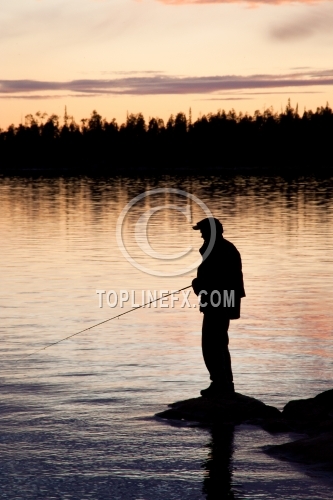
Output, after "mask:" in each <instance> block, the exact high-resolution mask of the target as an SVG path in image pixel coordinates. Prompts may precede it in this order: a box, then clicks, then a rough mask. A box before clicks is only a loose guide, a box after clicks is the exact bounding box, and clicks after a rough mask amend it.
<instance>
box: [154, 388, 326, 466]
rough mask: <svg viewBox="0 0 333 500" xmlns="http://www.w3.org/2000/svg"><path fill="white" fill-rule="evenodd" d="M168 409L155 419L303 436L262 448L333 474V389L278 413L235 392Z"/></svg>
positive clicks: (184, 403)
mask: <svg viewBox="0 0 333 500" xmlns="http://www.w3.org/2000/svg"><path fill="white" fill-rule="evenodd" d="M169 407H170V409H168V410H166V411H163V412H161V413H157V415H156V416H157V417H160V418H165V419H170V420H183V421H192V422H198V423H200V424H204V425H207V426H211V425H214V426H223V425H227V424H228V425H230V424H231V425H239V424H241V423H245V422H246V423H251V424H254V425H260V426H261V427H262V428H263V429H265V430H267V431H269V432H288V431H295V432H300V433H303V434H304V435H305V436H304V438H302V439H298V440H297V441H293V442H290V443H285V444H282V445H277V446H270V447H269V448H268V449H266V451H267V453H269V454H272V455H275V456H276V457H278V458H282V459H288V460H293V461H296V462H301V463H306V464H317V465H320V466H321V467H324V468H326V469H329V470H332V471H333V389H331V390H329V391H325V392H322V393H321V394H318V395H317V396H316V397H314V398H309V399H300V400H295V401H290V402H289V403H287V404H286V406H285V407H284V409H283V411H282V412H280V411H279V410H278V409H277V408H274V407H273V406H268V405H265V404H264V403H263V402H262V401H259V400H258V399H255V398H251V397H249V396H244V395H243V394H239V393H235V394H233V395H230V396H225V397H223V398H215V399H208V398H203V397H200V398H193V399H187V400H185V401H178V402H177V403H173V404H171V405H169ZM263 444H264V443H263Z"/></svg>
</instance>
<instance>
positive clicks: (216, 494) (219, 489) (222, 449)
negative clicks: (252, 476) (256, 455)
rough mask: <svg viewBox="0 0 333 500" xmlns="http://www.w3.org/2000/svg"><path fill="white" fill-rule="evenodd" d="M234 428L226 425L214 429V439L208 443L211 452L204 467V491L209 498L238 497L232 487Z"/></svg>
mask: <svg viewBox="0 0 333 500" xmlns="http://www.w3.org/2000/svg"><path fill="white" fill-rule="evenodd" d="M233 442H234V428H233V426H227V425H224V426H222V427H221V428H213V429H212V439H211V441H210V443H209V444H208V448H209V454H208V457H207V459H206V460H205V462H204V464H203V467H204V469H205V476H204V485H203V493H205V494H206V498H207V500H215V499H217V498H225V499H229V498H230V499H236V498H239V499H240V496H238V495H236V496H235V494H234V491H233V488H232V464H231V457H232V454H233Z"/></svg>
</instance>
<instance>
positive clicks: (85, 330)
mask: <svg viewBox="0 0 333 500" xmlns="http://www.w3.org/2000/svg"><path fill="white" fill-rule="evenodd" d="M191 286H192V285H188V286H185V287H184V288H181V289H180V290H175V291H173V292H170V293H168V294H167V295H163V297H159V298H158V299H154V300H151V301H150V302H146V304H141V306H136V307H132V309H130V310H129V311H125V312H123V313H121V314H117V316H112V318H109V319H105V320H104V321H100V322H99V323H97V324H96V325H92V326H89V328H85V329H84V330H80V331H79V332H76V333H72V335H68V337H65V338H64V339H60V340H57V342H53V343H52V344H48V345H46V346H44V347H41V348H40V349H36V350H35V351H33V352H31V353H30V354H28V355H27V356H25V357H24V358H21V359H26V358H29V357H30V356H32V355H33V354H36V353H37V352H40V351H45V349H48V348H49V347H52V346H54V345H57V344H60V342H64V341H65V340H68V339H71V338H72V337H75V336H76V335H79V334H80V333H83V332H87V331H88V330H91V329H92V328H96V326H100V325H103V324H104V323H107V322H108V321H112V320H113V319H117V318H120V316H124V315H125V314H129V313H131V312H133V311H136V310H137V309H141V308H142V307H145V306H149V305H150V304H153V303H154V302H157V301H158V300H161V299H165V298H166V297H169V296H170V295H173V294H174V293H179V292H182V291H183V290H187V288H191Z"/></svg>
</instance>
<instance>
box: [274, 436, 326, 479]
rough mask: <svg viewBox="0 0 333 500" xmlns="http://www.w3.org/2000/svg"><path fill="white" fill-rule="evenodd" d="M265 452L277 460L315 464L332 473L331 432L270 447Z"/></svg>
mask: <svg viewBox="0 0 333 500" xmlns="http://www.w3.org/2000/svg"><path fill="white" fill-rule="evenodd" d="M266 452H267V453H269V454H270V455H275V456H277V458H284V459H288V460H293V461H296V462H300V463H304V464H316V465H317V466H320V467H321V468H325V469H329V470H332V471H333V432H325V433H322V434H319V436H312V437H306V438H303V439H298V440H297V441H292V442H291V443H284V444H280V445H276V446H271V447H270V448H269V449H268V450H266Z"/></svg>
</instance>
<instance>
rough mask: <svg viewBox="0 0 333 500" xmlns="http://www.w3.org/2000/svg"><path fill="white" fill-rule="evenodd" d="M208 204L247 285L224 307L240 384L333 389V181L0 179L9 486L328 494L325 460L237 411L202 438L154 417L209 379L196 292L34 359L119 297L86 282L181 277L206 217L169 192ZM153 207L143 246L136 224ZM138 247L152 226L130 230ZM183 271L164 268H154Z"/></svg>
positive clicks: (302, 391)
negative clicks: (318, 462)
mask: <svg viewBox="0 0 333 500" xmlns="http://www.w3.org/2000/svg"><path fill="white" fill-rule="evenodd" d="M170 187H171V188H177V189H181V190H185V191H187V192H189V193H191V194H193V195H195V196H196V197H198V198H199V199H200V200H201V201H203V202H204V203H206V205H207V206H208V208H209V209H210V210H211V211H212V213H213V214H214V216H215V217H218V218H220V219H221V220H222V221H223V223H224V226H225V237H226V238H227V239H230V240H231V241H232V242H233V243H234V244H235V245H236V246H237V248H238V249H239V250H240V252H241V255H242V260H243V269H244V280H245V289H246V294H247V297H246V299H244V300H243V304H242V318H241V319H240V320H238V321H232V323H231V328H230V338H231V344H230V350H231V355H232V361H233V371H234V378H235V386H236V389H237V391H239V392H242V393H244V394H247V395H251V396H254V397H257V398H260V399H262V400H263V401H264V402H265V403H267V404H272V405H275V406H277V407H278V408H280V409H281V408H282V407H283V405H284V404H285V403H286V402H287V401H289V400H290V399H296V398H302V397H311V396H314V395H315V394H317V393H318V392H321V391H323V390H327V389H331V388H332V382H331V379H332V354H333V346H332V340H331V334H332V324H333V322H332V316H333V308H332V302H331V290H332V286H333V276H332V268H333V266H332V260H333V257H332V250H331V249H332V245H333V232H332V217H333V202H332V179H330V180H314V179H310V178H303V179H297V180H293V181H291V180H290V181H286V180H283V179H272V178H251V177H248V178H246V177H237V178H234V179H220V178H217V177H215V178H214V177H211V178H208V179H207V178H206V179H203V178H202V179H201V178H192V179H191V178H184V179H181V180H179V179H175V178H172V177H165V178H162V179H160V180H158V181H157V180H156V181H154V180H151V179H150V180H149V179H141V180H138V179H136V180H134V179H120V178H114V179H98V180H96V179H95V180H92V179H88V178H80V179H23V178H12V179H8V178H2V179H1V180H0V200H1V211H0V231H1V286H2V294H1V296H2V298H1V309H0V313H1V322H0V330H1V339H2V342H1V347H0V355H1V380H0V390H1V404H0V408H1V411H0V419H1V434H0V449H1V465H0V467H1V468H0V491H1V493H0V498H4V499H21V498H22V499H24V500H27V499H44V498H47V499H80V500H81V499H86V498H89V499H96V500H99V499H105V498H110V499H125V500H127V499H135V500H150V499H152V500H159V499H162V500H173V499H175V500H176V499H177V500H178V499H179V500H180V499H191V500H192V499H193V500H195V499H204V498H209V499H215V498H234V499H237V500H238V499H239V500H243V499H251V500H252V499H253V500H254V499H261V498H265V499H275V498H281V499H282V498H283V499H285V498H288V499H295V500H296V499H297V500H302V499H310V498H311V499H329V498H331V497H332V486H333V485H332V482H331V481H330V480H329V479H328V478H326V477H324V476H323V475H322V474H321V473H320V472H318V471H313V470H310V469H306V468H302V467H299V466H296V465H293V464H289V463H287V462H280V461H278V460H276V459H274V458H272V457H269V456H267V455H265V454H264V453H263V452H262V446H263V445H269V444H273V443H274V444H275V443H281V442H285V441H287V440H289V439H291V438H293V437H295V436H290V435H288V434H284V435H279V436H272V435H270V434H268V433H266V432H264V431H262V430H260V429H257V428H254V427H250V426H241V427H238V428H236V430H235V432H234V434H233V435H232V434H230V435H224V436H222V437H221V436H218V435H217V436H216V435H213V436H211V434H210V432H209V431H208V430H205V429H200V428H197V427H193V426H191V425H183V424H180V425H171V424H169V423H167V422H165V421H162V420H160V419H156V418H154V414H155V413H156V412H158V411H163V410H164V409H165V408H166V405H167V404H168V403H171V402H174V401H177V400H180V399H185V398H190V397H195V396H198V395H199V390H200V389H201V388H203V387H206V386H207V385H208V377H207V373H206V370H205V367H204V364H203V361H202V357H201V352H200V327H201V317H200V313H199V312H198V309H197V308H196V307H193V306H194V305H196V300H195V298H194V297H193V295H191V296H190V304H191V305H192V307H191V308H189V307H184V308H182V307H181V306H180V303H176V304H175V305H176V307H175V308H170V307H169V308H161V307H158V308H149V309H148V308H144V309H140V310H138V311H136V312H134V313H131V314H129V315H127V316H124V317H123V318H120V319H119V320H115V321H113V322H109V323H106V324H104V325H102V326H100V327H98V328H96V329H93V330H91V331H88V332H85V333H83V334H81V335H79V336H76V337H73V338H72V339H70V340H68V341H66V342H64V343H62V344H59V345H57V346H54V347H52V348H50V349H47V350H45V351H41V352H39V353H36V354H34V355H32V356H30V357H26V356H27V355H28V354H30V353H31V352H33V351H34V350H36V349H39V348H41V347H43V346H45V345H47V344H48V343H51V342H54V341H57V340H58V339H61V338H63V337H66V336H67V335H70V334H72V333H74V332H76V331H78V330H81V329H83V328H86V327H89V326H91V325H93V324H94V323H97V322H99V321H102V320H103V319H107V318H109V317H111V316H113V315H116V314H118V313H120V312H123V311H126V310H128V309H130V307H131V303H130V301H129V302H128V303H126V304H125V308H124V309H120V307H119V306H117V307H116V308H113V309H111V308H109V307H108V306H107V304H106V303H105V301H104V307H103V308H99V307H98V296H97V294H96V290H106V291H108V290H114V291H115V292H117V293H120V290H135V291H136V299H137V301H139V303H141V295H140V294H141V291H142V290H152V291H153V290H168V291H170V290H176V289H179V288H182V287H184V286H186V285H187V284H189V283H190V282H191V279H192V277H194V276H195V269H193V270H190V271H188V272H187V273H185V274H181V273H182V270H184V269H186V268H189V267H191V266H192V267H193V265H194V264H195V263H196V260H197V258H198V257H197V255H198V254H197V250H198V248H199V246H201V239H200V235H198V234H197V233H198V232H197V231H192V230H191V224H190V223H189V222H188V221H187V219H186V216H190V215H191V216H192V218H193V221H194V222H196V221H198V220H200V219H201V218H203V217H204V216H205V215H204V214H203V213H202V209H201V208H200V207H199V206H198V205H196V203H195V201H193V200H191V199H188V198H184V197H183V196H181V195H177V194H174V193H159V194H158V195H155V196H150V197H146V198H144V199H143V200H141V201H139V202H138V203H137V204H136V205H134V206H133V207H132V209H131V210H130V212H129V214H128V216H127V217H126V218H125V221H124V226H123V241H124V243H125V245H126V248H127V250H128V252H129V254H130V256H131V257H134V258H135V260H136V262H137V263H138V264H139V265H140V266H144V267H148V268H149V270H150V272H151V273H152V274H146V273H144V272H142V271H141V270H140V269H137V268H136V267H134V266H133V265H132V264H131V263H130V262H128V261H127V260H126V259H125V257H124V256H123V254H122V253H121V251H120V249H119V247H118V245H117V242H116V225H117V220H118V217H119V215H120V213H121V211H122V210H123V208H124V207H125V205H126V204H127V203H128V202H129V201H130V200H131V199H132V198H134V197H135V196H137V195H139V194H140V193H143V192H145V191H146V190H152V189H156V188H170ZM165 204H167V205H177V207H180V208H182V209H183V213H181V212H179V211H177V210H175V208H168V209H162V210H160V211H157V212H156V213H154V214H153V215H152V216H151V219H150V223H149V226H148V241H149V243H150V244H151V247H152V249H153V250H154V251H155V252H160V253H164V254H175V253H177V252H179V253H181V252H183V251H185V250H186V251H187V250H188V252H187V254H186V255H185V256H184V257H182V258H179V259H176V260H172V259H167V260H164V261H161V260H159V259H156V258H153V257H149V256H147V255H145V253H144V252H143V251H142V250H141V249H140V247H139V245H138V241H137V239H136V236H135V224H136V222H137V220H138V218H139V217H140V216H141V215H142V213H143V212H144V211H147V210H149V209H150V208H152V207H156V206H158V205H165ZM138 238H139V243H140V244H141V245H145V244H146V243H147V242H145V241H144V240H140V233H139V236H138ZM174 272H176V273H178V275H176V276H172V277H167V276H160V275H158V274H163V273H164V274H168V273H169V274H172V273H174Z"/></svg>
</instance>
